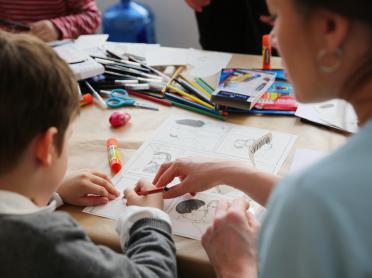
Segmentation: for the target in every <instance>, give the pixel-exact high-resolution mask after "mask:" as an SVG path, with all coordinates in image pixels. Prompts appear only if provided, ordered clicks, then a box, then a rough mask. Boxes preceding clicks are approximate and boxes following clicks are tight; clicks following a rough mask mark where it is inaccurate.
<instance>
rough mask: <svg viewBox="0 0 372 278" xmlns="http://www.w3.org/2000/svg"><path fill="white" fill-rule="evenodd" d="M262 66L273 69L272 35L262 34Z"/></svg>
mask: <svg viewBox="0 0 372 278" xmlns="http://www.w3.org/2000/svg"><path fill="white" fill-rule="evenodd" d="M262 60H263V62H262V68H263V69H266V70H268V69H271V43H270V35H263V36H262Z"/></svg>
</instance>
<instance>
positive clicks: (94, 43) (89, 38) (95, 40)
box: [75, 34, 109, 52]
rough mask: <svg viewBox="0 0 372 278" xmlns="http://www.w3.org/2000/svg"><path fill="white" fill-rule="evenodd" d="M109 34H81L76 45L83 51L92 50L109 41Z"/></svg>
mask: <svg viewBox="0 0 372 278" xmlns="http://www.w3.org/2000/svg"><path fill="white" fill-rule="evenodd" d="M108 37H109V35H107V34H96V35H81V36H80V37H79V38H77V40H75V46H76V47H77V48H78V49H79V50H82V51H88V52H89V51H91V50H92V49H95V48H99V47H101V46H102V45H104V43H105V42H106V41H107V39H108Z"/></svg>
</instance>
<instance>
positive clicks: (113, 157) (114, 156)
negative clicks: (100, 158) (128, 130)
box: [106, 138, 121, 173]
mask: <svg viewBox="0 0 372 278" xmlns="http://www.w3.org/2000/svg"><path fill="white" fill-rule="evenodd" d="M106 146H107V152H108V160H109V164H110V168H111V171H113V172H114V173H117V172H119V171H120V170H121V160H120V154H119V148H118V141H116V139H114V138H110V139H108V140H107V142H106Z"/></svg>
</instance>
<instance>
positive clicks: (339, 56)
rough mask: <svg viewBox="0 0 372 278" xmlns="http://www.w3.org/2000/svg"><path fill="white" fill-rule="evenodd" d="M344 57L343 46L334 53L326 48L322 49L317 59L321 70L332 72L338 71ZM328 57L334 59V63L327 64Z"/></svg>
mask: <svg viewBox="0 0 372 278" xmlns="http://www.w3.org/2000/svg"><path fill="white" fill-rule="evenodd" d="M327 56H328V57H327ZM343 57H344V52H343V51H342V49H341V48H337V49H336V51H335V52H334V53H329V52H327V50H325V49H322V50H320V51H319V54H318V59H317V61H318V64H319V68H320V71H322V72H325V73H332V72H335V71H337V70H338V69H339V68H340V66H341V64H342V60H343ZM326 59H331V60H333V62H334V63H333V65H327V63H325V61H326Z"/></svg>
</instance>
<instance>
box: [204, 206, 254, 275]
mask: <svg viewBox="0 0 372 278" xmlns="http://www.w3.org/2000/svg"><path fill="white" fill-rule="evenodd" d="M248 207H249V205H248V203H247V202H246V201H244V199H238V200H234V202H233V203H232V204H230V203H229V202H228V201H226V200H221V201H220V202H219V204H218V206H217V210H216V216H215V218H214V220H213V223H212V224H211V226H210V227H209V228H208V229H207V231H206V233H205V234H204V235H203V237H202V244H203V247H204V249H205V250H206V251H207V254H208V257H209V260H210V262H211V263H212V265H213V267H214V269H215V271H216V273H217V277H247V278H248V277H249V278H251V277H257V257H256V240H257V232H258V229H259V225H258V222H257V221H256V220H255V218H254V216H253V215H252V214H250V213H249V212H248V211H247V209H248Z"/></svg>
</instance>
